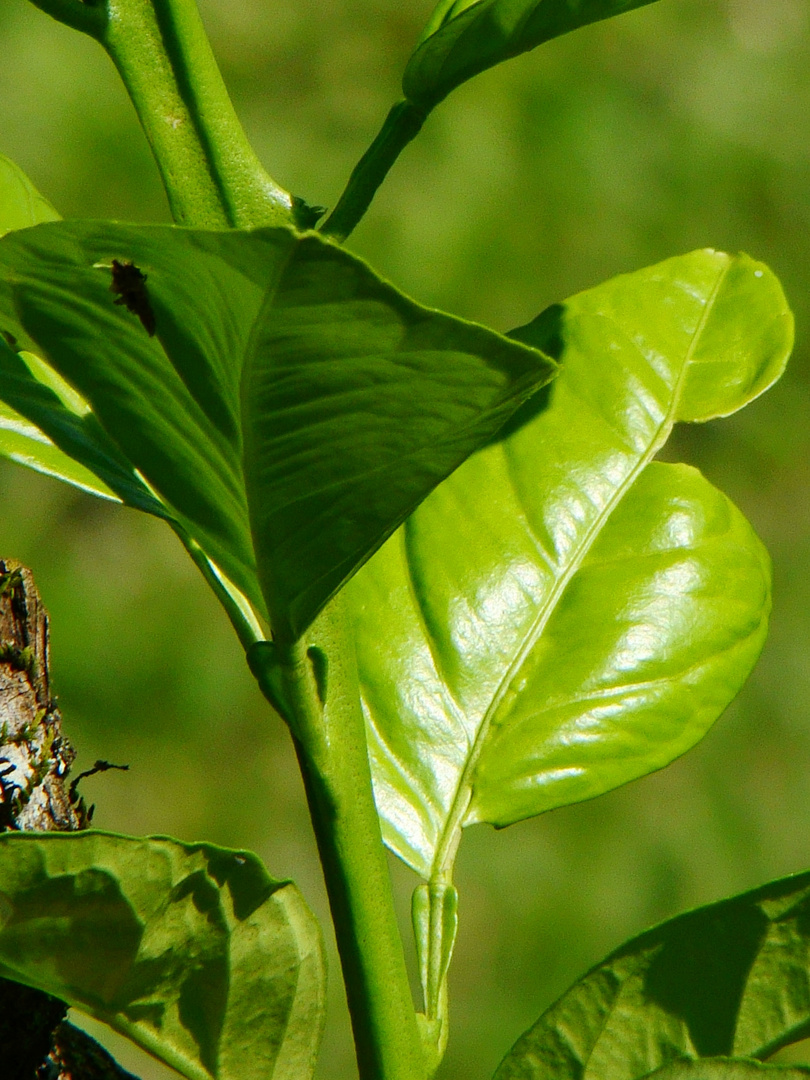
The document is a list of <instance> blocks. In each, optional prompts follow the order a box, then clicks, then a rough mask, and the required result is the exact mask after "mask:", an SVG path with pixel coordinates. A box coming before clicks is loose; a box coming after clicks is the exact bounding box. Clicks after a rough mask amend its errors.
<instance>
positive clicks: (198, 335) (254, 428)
mask: <svg viewBox="0 0 810 1080" xmlns="http://www.w3.org/2000/svg"><path fill="white" fill-rule="evenodd" d="M116 259H117V260H118V261H119V263H130V262H131V263H133V264H134V265H136V266H137V267H138V269H139V271H140V272H141V274H143V275H145V279H146V281H145V284H144V285H143V286H142V287H143V289H144V290H145V293H144V295H142V296H141V297H140V299H139V301H138V303H141V304H146V305H147V306H148V308H149V319H148V320H147V323H149V321H150V320H151V319H152V318H153V319H154V322H155V329H156V333H155V335H154V337H152V336H150V335H149V334H148V333H147V330H146V329H145V328H144V326H143V325H142V324H141V321H140V320H139V318H138V316H137V312H135V313H133V312H132V311H130V310H127V309H126V307H125V306H120V305H119V306H116V304H115V302H114V301H115V298H114V295H113V294H112V293H111V291H110V286H111V266H112V263H113V260H116ZM0 277H1V278H2V281H0V329H2V330H4V331H5V332H6V333H7V334H11V335H12V337H13V338H14V339H15V345H14V346H3V349H2V350H0V364H3V365H5V366H6V367H7V368H11V367H13V366H14V365H15V364H16V376H15V377H16V382H15V381H14V380H10V381H9V380H6V381H4V382H3V383H2V384H0V392H2V397H3V399H4V401H5V402H6V405H7V406H8V407H10V408H11V409H12V410H14V412H16V413H19V414H21V415H22V416H23V417H24V418H25V420H27V421H29V423H33V424H35V425H36V426H37V427H38V428H39V429H40V430H41V431H43V432H44V433H45V435H47V436H48V437H49V438H50V439H51V440H52V441H53V442H54V443H56V444H57V446H59V447H60V448H61V449H63V450H65V451H66V452H67V453H69V454H71V455H72V456H75V457H76V458H77V459H78V461H79V463H80V464H81V465H82V466H84V468H85V469H90V470H91V471H92V472H93V473H94V474H95V475H96V476H97V477H99V478H100V479H101V480H102V482H103V485H104V488H103V489H102V491H101V492H100V493H102V494H106V493H107V490H106V489H110V490H112V491H113V492H114V493H115V494H116V495H117V496H118V497H119V498H121V499H123V500H124V501H126V502H128V503H130V504H132V505H138V506H140V508H141V509H146V510H149V511H150V512H153V513H158V514H160V515H161V516H164V517H169V518H170V519H171V520H172V521H173V522H174V523H175V524H176V526H177V527H178V528H179V530H180V531H182V532H183V533H185V534H187V535H189V536H191V537H192V538H193V539H194V540H196V541H197V542H198V543H199V545H200V546H201V547H202V549H203V550H204V552H205V553H206V555H207V556H208V557H209V558H210V559H211V560H212V561H213V562H214V563H215V564H216V565H217V566H218V567H219V568H220V569H221V570H222V572H223V573H224V574H225V576H226V577H227V578H228V579H229V580H230V581H231V582H233V583H234V585H235V586H236V587H237V588H238V589H239V590H240V591H241V592H242V593H244V594H245V596H247V597H248V598H249V600H250V601H251V603H252V604H253V606H254V607H255V608H256V610H257V611H259V612H262V613H265V614H269V616H270V621H271V624H272V627H273V631H274V634H275V635H276V636H277V637H278V638H279V639H280V640H282V641H283V640H291V639H294V638H296V637H298V636H300V634H301V633H303V632H304V630H305V629H306V627H307V626H308V625H309V623H310V622H311V621H312V619H313V618H314V617H315V615H316V614H317V613H318V611H319V610H320V609H321V608H322V607H323V606H324V604H325V603H326V602H327V601H328V600H329V598H330V597H331V596H332V595H333V594H334V592H335V591H336V590H337V589H338V588H340V586H341V585H342V584H343V582H344V581H345V580H346V579H347V578H348V577H350V576H351V574H352V573H353V572H354V571H355V570H356V569H357V567H358V566H359V565H360V564H361V563H362V562H363V561H364V560H365V559H366V558H368V556H369V555H370V554H371V553H372V552H373V551H374V550H375V548H376V547H378V546H379V545H380V544H381V543H382V542H383V541H384V540H385V538H386V536H388V535H389V534H390V533H391V532H392V531H393V530H394V529H395V528H396V527H397V525H398V524H399V523H400V522H401V521H402V520H403V519H404V518H405V517H406V516H407V514H408V513H410V511H411V510H412V509H413V508H414V506H415V505H417V503H418V502H419V501H420V500H421V499H422V498H424V496H425V495H426V494H427V493H428V492H429V491H430V490H431V489H432V488H433V487H435V486H436V484H438V483H439V482H440V481H441V480H442V479H443V478H444V477H445V476H446V475H447V474H448V473H449V472H451V471H452V470H453V469H454V468H455V467H456V466H457V465H458V464H459V463H460V462H461V461H462V460H464V458H465V457H466V456H468V455H469V453H470V452H471V451H472V450H474V449H475V448H476V447H478V446H480V445H481V444H482V443H483V442H485V441H486V440H487V439H488V438H491V437H492V436H493V435H494V433H495V432H496V431H497V430H498V429H499V427H500V426H501V425H502V424H503V423H504V421H505V420H506V419H507V418H508V417H509V416H510V415H511V413H512V412H513V411H514V409H515V408H516V407H517V406H518V405H519V404H520V403H521V401H523V400H524V399H525V398H526V397H527V396H529V395H530V394H531V393H532V392H533V391H534V390H535V389H536V388H537V387H538V386H540V385H542V384H543V383H544V382H547V381H548V379H549V378H550V377H551V376H552V375H553V374H554V372H555V367H554V364H553V363H552V361H551V360H549V359H548V358H547V357H545V356H543V355H542V354H541V353H539V352H538V351H537V350H536V349H534V348H533V347H527V346H526V345H524V344H519V343H517V342H514V341H510V340H509V339H507V338H504V337H503V336H502V335H500V334H496V333H494V332H492V331H489V330H486V329H485V328H483V327H480V326H476V325H474V324H471V323H467V322H464V321H462V320H459V319H454V318H452V317H451V316H447V315H443V314H441V313H439V312H435V311H432V310H430V309H427V308H424V307H421V306H420V305H418V304H416V303H414V302H413V301H411V300H408V299H407V298H406V297H404V296H403V295H402V294H401V293H399V292H397V290H396V289H394V288H393V287H392V286H390V285H388V284H387V283H385V282H383V281H381V280H380V278H378V277H377V276H376V275H375V274H374V273H373V271H371V270H370V269H369V268H368V267H367V266H366V265H365V263H363V262H362V261H361V260H359V259H357V258H355V257H353V256H351V255H349V254H348V253H347V252H344V251H343V250H341V249H340V248H338V247H336V246H335V245H332V244H330V243H328V242H326V241H324V240H323V239H321V238H320V237H318V236H316V235H314V234H309V235H305V236H301V235H298V234H296V233H294V232H293V231H291V230H288V229H260V230H256V231H254V232H251V233H246V232H238V231H231V232H201V231H194V230H187V229H178V228H174V227H170V226H129V225H117V224H115V223H110V222H59V223H55V224H49V225H41V226H38V227H36V228H32V229H25V230H21V231H19V232H16V233H11V234H9V235H8V236H6V237H5V238H4V239H3V240H2V241H0ZM119 299H120V297H119ZM17 349H22V350H25V351H26V352H29V351H30V352H31V353H34V354H36V356H38V357H41V358H42V361H44V363H45V364H46V365H47V366H48V367H49V368H50V369H52V370H53V371H54V372H56V373H57V374H58V375H59V376H60V377H61V378H62V379H64V380H66V382H67V383H68V384H69V386H70V388H72V390H74V391H76V392H77V393H78V394H79V395H80V397H81V399H83V401H84V402H86V404H87V406H89V410H90V412H89V413H87V414H85V415H83V416H82V417H80V418H78V420H77V418H76V417H75V416H73V415H72V414H71V413H70V410H69V409H67V407H66V406H64V405H63V404H62V403H61V401H60V400H59V397H58V395H56V394H55V393H53V392H52V393H51V398H50V399H49V401H48V402H47V403H46V404H47V407H45V406H44V405H43V402H42V401H38V402H37V403H36V408H35V406H34V405H33V404H32V401H31V398H32V387H31V386H30V385H27V384H25V385H24V378H25V376H26V373H27V371H28V369H27V368H26V365H25V364H24V363H23V361H22V360H21V358H20V355H19V354H18V353H17V352H16V350H17ZM24 355H25V352H24V353H23V356H24ZM28 377H29V380H31V376H30V372H28ZM31 381H33V382H34V383H36V380H31ZM34 389H35V390H36V392H37V394H39V397H40V398H41V397H42V393H41V392H40V389H39V387H38V384H37V385H36V386H35V387H34ZM47 389H49V388H47V387H46V390H47ZM34 396H36V395H34ZM88 428H91V429H92V431H91V432H89V433H88V430H87V429H88ZM17 434H18V435H19V431H18V432H17ZM91 435H92V438H91V437H90V436H91ZM41 467H44V466H41ZM122 469H123V472H124V474H125V475H121V472H122ZM141 478H143V479H141ZM72 479H73V482H76V479H77V478H75V477H74V478H72ZM78 479H80V480H81V479H83V477H79V478H78ZM144 480H145V481H146V483H144ZM84 486H88V485H87V484H85V485H84Z"/></svg>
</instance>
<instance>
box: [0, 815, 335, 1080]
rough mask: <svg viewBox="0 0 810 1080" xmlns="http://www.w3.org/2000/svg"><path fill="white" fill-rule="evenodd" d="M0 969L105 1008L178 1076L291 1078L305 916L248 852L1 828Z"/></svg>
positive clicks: (303, 1013) (303, 1045) (302, 1018)
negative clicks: (20, 831) (18, 831)
mask: <svg viewBox="0 0 810 1080" xmlns="http://www.w3.org/2000/svg"><path fill="white" fill-rule="evenodd" d="M0 976H2V977H3V978H7V979H12V980H14V981H16V982H21V983H25V985H27V986H33V987H36V988H37V989H39V990H44V991H46V992H47V993H49V994H53V995H54V996H56V997H58V998H61V999H62V1000H63V1001H66V1002H68V1003H69V1004H70V1005H73V1006H75V1007H76V1008H78V1009H81V1010H82V1011H83V1012H86V1013H89V1015H91V1016H94V1017H95V1018H96V1019H98V1020H102V1021H104V1022H105V1023H106V1024H109V1026H110V1027H111V1028H113V1029H114V1030H115V1031H119V1032H121V1034H123V1035H126V1036H127V1037H128V1038H130V1039H131V1040H132V1041H133V1042H135V1043H137V1045H139V1046H141V1047H143V1049H145V1050H148V1051H149V1053H151V1054H153V1055H154V1056H155V1057H156V1058H158V1059H159V1060H161V1061H163V1062H165V1063H166V1064H167V1065H170V1066H171V1067H172V1068H174V1069H177V1071H178V1072H179V1073H181V1074H182V1075H183V1076H185V1077H187V1078H188V1080H306V1078H308V1077H310V1076H311V1075H312V1071H313V1069H314V1064H315V1056H316V1054H317V1050H318V1044H319V1041H320V1035H321V1030H322V1026H323V1007H324V981H325V980H324V960H323V954H322V946H321V939H320V932H319V929H318V926H317V923H316V922H315V919H314V917H313V915H312V914H311V913H310V911H309V909H308V908H307V906H306V904H305V903H304V900H303V898H302V897H301V895H300V893H299V892H298V890H297V889H296V887H295V886H294V885H293V884H292V883H291V882H289V881H276V880H274V879H273V878H271V877H270V876H269V874H268V873H267V871H266V870H265V869H264V867H263V866H262V864H261V863H260V862H259V860H258V859H257V858H256V856H255V855H252V854H250V853H248V852H236V851H228V850H226V849H224V848H217V847H214V846H213V845H211V844H181V843H180V842H179V841H176V840H170V839H167V838H163V837H153V838H145V839H137V838H134V837H127V836H115V835H112V834H109V833H99V832H83V833H48V834H32V833H5V834H3V835H2V836H0Z"/></svg>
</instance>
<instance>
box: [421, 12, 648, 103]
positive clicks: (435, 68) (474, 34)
mask: <svg viewBox="0 0 810 1080" xmlns="http://www.w3.org/2000/svg"><path fill="white" fill-rule="evenodd" d="M652 2H653V0H440V2H439V4H438V6H437V7H436V9H435V10H434V12H433V14H432V15H431V17H430V20H429V21H428V24H427V26H426V27H425V29H424V31H423V33H422V36H421V38H420V39H419V43H418V44H417V47H416V50H415V51H414V54H413V56H412V57H411V59H410V60H409V62H408V66H407V68H406V69H405V75H404V77H403V80H402V85H403V89H404V91H405V96H406V97H407V98H408V100H409V101H412V102H413V103H414V105H418V106H420V108H422V109H424V110H425V111H429V110H430V109H432V108H433V107H434V105H437V104H438V103H439V102H440V101H441V100H442V98H445V97H447V95H448V94H449V93H450V91H451V90H454V89H455V88H456V87H457V86H460V85H461V83H463V82H466V80H467V79H471V78H472V77H473V76H474V75H478V74H480V73H481V72H482V71H486V69H487V68H490V67H494V66H495V64H500V63H501V62H502V61H503V60H508V59H510V58H511V57H513V56H518V55H520V53H524V52H528V51H529V49H534V48H536V47H537V46H538V45H542V44H543V43H544V42H546V41H550V40H551V39H552V38H555V37H559V36H560V35H561V34H567V33H568V32H569V31H570V30H576V29H578V28H579V27H580V26H587V24H588V23H593V22H599V21H600V20H602V19H610V18H612V17H613V16H614V15H620V14H621V13H622V12H624V11H631V10H632V9H633V8H637V7H643V6H645V5H646V4H650V3H652Z"/></svg>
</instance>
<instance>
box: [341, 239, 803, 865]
mask: <svg viewBox="0 0 810 1080" xmlns="http://www.w3.org/2000/svg"><path fill="white" fill-rule="evenodd" d="M792 333H793V324H792V318H791V316H790V313H789V311H788V309H787V306H786V303H785V299H784V296H783V294H782V291H781V289H780V287H779V284H778V282H777V281H776V279H775V278H774V277H773V275H772V274H771V273H770V271H768V270H767V268H765V267H763V266H762V265H761V264H759V263H755V262H754V261H752V260H751V259H749V258H748V257H747V256H738V257H735V258H733V257H730V256H728V255H723V254H721V253H718V252H714V251H699V252H695V253H693V254H691V255H685V256H682V257H679V258H676V259H671V260H669V261H667V262H664V263H661V264H660V265H658V266H654V267H651V268H649V269H646V270H642V271H639V272H638V273H635V274H629V275H625V276H622V277H619V278H616V279H614V280H613V281H610V282H608V283H607V284H605V285H601V286H599V287H597V288H595V289H591V290H590V291H588V292H585V293H582V294H580V295H579V296H575V297H574V298H573V299H571V300H569V301H567V302H566V303H565V304H564V305H557V306H555V307H554V308H552V309H549V310H548V311H547V312H545V313H544V314H543V315H541V316H540V317H539V318H538V319H537V320H535V322H534V323H532V324H530V325H529V326H528V327H524V328H523V329H521V330H520V331H516V334H518V335H519V336H520V337H521V338H522V339H523V340H527V341H531V342H533V343H535V344H537V345H538V346H540V347H542V348H545V349H546V350H548V351H551V352H552V353H553V354H554V355H556V356H559V358H560V359H561V361H562V365H561V371H560V375H559V376H558V378H557V379H556V380H555V382H554V383H553V384H552V385H551V386H550V387H549V388H547V389H546V390H544V391H541V393H540V394H539V395H537V396H536V397H535V399H533V400H532V401H530V402H529V403H527V405H526V406H524V407H523V410H522V412H521V413H519V414H517V415H516V417H515V418H514V420H513V421H512V422H510V424H509V425H508V430H507V431H505V432H504V436H503V438H502V439H501V440H500V441H497V442H495V443H494V444H493V445H491V446H490V447H488V448H487V449H485V450H483V451H481V452H479V453H478V454H476V455H474V456H473V457H472V458H470V459H469V460H468V461H467V462H465V464H464V465H463V466H462V467H461V468H460V469H459V470H457V472H455V473H454V474H453V475H452V476H451V477H450V478H449V479H448V480H447V481H445V482H444V483H443V484H442V485H441V486H440V487H439V488H438V489H437V490H436V491H435V492H434V493H433V494H432V495H431V496H430V497H429V498H428V499H427V500H426V501H425V502H424V503H423V504H422V505H421V506H420V507H419V509H418V510H417V511H416V513H415V514H413V515H412V516H411V517H410V518H409V519H408V521H407V522H406V523H405V525H404V526H403V528H402V529H400V530H399V531H398V532H397V534H396V535H395V536H394V537H392V539H391V540H389V541H388V543H387V544H386V545H385V546H384V547H383V548H382V549H381V551H380V552H378V554H377V555H375V557H374V558H373V559H372V560H371V561H370V562H369V564H368V565H367V566H366V567H364V568H363V570H362V571H361V572H360V573H359V574H358V576H357V577H356V578H355V580H354V581H353V582H352V583H351V584H350V585H349V587H348V589H347V603H348V605H349V609H350V611H351V612H353V619H354V623H355V632H356V635H357V643H358V664H359V673H360V680H361V685H362V692H363V702H364V709H365V713H366V720H367V729H368V735H369V745H370V754H371V760H372V771H373V775H374V782H375V796H376V799H377V806H378V808H379V810H380V815H381V817H382V827H383V835H384V838H385V840H386V843H387V844H388V845H389V847H391V849H392V850H393V851H395V852H396V853H397V854H398V855H399V856H400V857H401V858H402V859H404V860H405V861H406V862H407V863H408V864H409V865H410V866H412V867H413V868H414V869H415V870H416V871H417V872H419V873H420V874H422V875H423V876H425V877H429V876H431V874H433V873H436V872H438V871H441V870H444V871H447V870H448V869H449V867H450V865H451V864H452V860H453V857H454V853H455V849H456V844H457V843H458V837H459V830H460V828H461V827H462V826H463V825H465V824H470V823H473V822H478V821H488V822H491V823H493V824H496V825H506V824H509V823H510V822H513V821H516V820H518V819H520V818H523V817H527V816H529V815H532V814H538V813H541V812H543V811H545V810H550V809H552V808H553V807H556V806H561V805H565V804H567V803H570V802H574V801H577V800H579V799H585V798H591V797H593V796H596V795H599V794H601V793H602V792H604V791H608V790H609V789H610V788H613V787H616V786H617V785H619V784H623V783H626V782H627V781H628V780H631V779H633V778H635V777H638V776H642V775H644V774H645V773H648V772H650V771H652V770H653V769H658V768H661V767H662V766H664V765H666V764H667V763H668V762H669V761H671V760H672V759H673V758H674V757H676V756H678V755H679V754H682V753H684V751H686V750H687V749H688V748H689V747H690V746H692V745H693V744H694V743H695V742H696V741H697V740H698V739H700V738H701V736H702V735H703V734H704V733H705V732H706V730H707V729H708V727H709V726H710V725H711V724H712V722H713V721H714V720H715V719H716V717H717V716H718V715H719V714H720V712H721V711H722V710H723V708H724V707H725V706H726V705H727V704H728V702H729V701H730V700H731V699H732V698H733V697H734V695H735V694H736V693H737V691H738V690H739V688H740V686H741V685H742V683H743V681H744V680H745V678H746V676H747V674H748V672H749V671H750V669H751V667H752V665H753V663H754V661H755V659H756V657H757V654H758V653H759V650H760V648H761V646H762V643H763V640H764V636H765V632H766V622H767V615H768V610H769V606H770V592H769V590H770V576H769V564H768V558H767V554H766V552H765V550H764V549H763V547H762V545H761V544H760V543H759V541H758V540H757V538H756V537H755V536H754V534H753V532H752V530H751V529H750V526H749V525H748V524H747V523H746V521H745V520H744V519H743V517H742V516H741V515H740V514H739V512H738V511H737V510H736V509H735V508H734V507H733V506H732V505H731V504H730V503H729V502H728V500H727V499H726V498H725V496H723V495H721V494H720V493H719V492H717V491H716V490H715V489H714V488H713V487H712V486H711V485H710V484H708V483H707V482H706V481H705V480H704V479H703V478H702V477H701V476H700V475H699V474H698V473H697V472H695V470H693V469H689V468H686V467H685V466H672V465H663V464H660V463H654V462H653V463H652V464H651V459H652V458H653V457H654V456H655V455H656V454H657V452H658V451H659V449H660V448H661V447H662V446H663V444H664V442H665V441H666V439H667V437H668V435H669V433H670V431H671V429H672V426H673V424H674V423H675V422H676V421H677V420H694V419H707V418H708V417H710V416H712V415H725V414H726V413H728V412H730V411H733V410H734V409H735V408H740V407H741V406H742V405H744V404H746V402H748V401H750V400H751V398H753V397H754V396H756V395H757V394H759V393H761V392H762V390H764V389H765V388H766V387H767V386H769V385H770V384H771V383H772V382H773V381H774V380H775V379H777V378H778V377H779V375H780V374H781V372H782V370H783V368H784V365H785V363H786V360H787V357H788V354H789V351H790V347H791V343H792ZM380 643H384V647H381V644H380Z"/></svg>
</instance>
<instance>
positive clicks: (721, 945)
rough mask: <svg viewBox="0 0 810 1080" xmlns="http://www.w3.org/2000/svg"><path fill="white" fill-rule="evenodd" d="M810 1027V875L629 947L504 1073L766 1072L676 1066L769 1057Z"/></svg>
mask: <svg viewBox="0 0 810 1080" xmlns="http://www.w3.org/2000/svg"><path fill="white" fill-rule="evenodd" d="M808 1034H810V873H805V874H798V875H796V876H794V877H788V878H783V879H782V880H780V881H773V882H770V883H769V884H768V885H765V886H763V887H762V888H759V889H755V890H754V891H752V892H749V893H745V894H743V895H742V896H735V897H732V898H731V899H729V900H723V901H721V902H720V903H716V904H710V905H708V906H707V907H702V908H698V909H697V910H696V911H691V912H688V913H686V914H684V915H679V916H677V917H676V918H674V919H671V920H670V921H669V922H665V923H663V924H662V925H661V926H658V927H656V928H655V929H653V930H649V931H647V932H646V933H644V934H642V935H641V936H640V937H637V938H634V939H633V940H631V941H629V942H627V943H626V944H625V945H622V946H621V948H619V949H617V950H616V951H615V952H614V953H612V954H611V955H610V956H609V957H608V958H607V959H606V960H603V961H602V962H601V963H600V964H597V965H596V966H595V967H594V968H592V969H591V970H590V971H589V972H588V974H587V975H585V976H584V977H583V978H582V979H580V980H579V981H578V982H577V983H575V984H574V985H573V986H572V987H571V988H570V989H569V990H567V991H566V993H565V994H563V996H562V997H561V998H560V999H559V1000H558V1001H557V1002H556V1003H555V1004H554V1005H552V1006H551V1007H550V1008H549V1009H548V1010H547V1011H546V1012H545V1013H544V1014H543V1015H542V1016H541V1017H540V1019H539V1020H538V1021H537V1023H536V1024H535V1025H534V1026H533V1027H532V1028H530V1029H529V1030H528V1031H527V1032H526V1033H525V1034H524V1035H523V1036H521V1038H520V1039H519V1040H518V1041H517V1043H515V1045H514V1047H513V1048H512V1050H511V1051H510V1052H509V1053H508V1054H507V1055H506V1057H505V1058H504V1060H503V1062H502V1063H501V1065H500V1068H499V1069H498V1071H497V1072H496V1074H495V1080H639V1078H641V1077H646V1076H650V1075H652V1076H655V1077H656V1080H747V1078H748V1077H749V1076H750V1078H751V1080H766V1077H767V1075H768V1070H766V1069H764V1068H762V1067H759V1068H758V1067H757V1066H756V1065H754V1064H750V1065H748V1064H746V1063H744V1062H726V1063H721V1062H715V1063H712V1062H711V1061H708V1062H701V1061H697V1060H693V1062H692V1064H689V1062H688V1061H678V1062H677V1063H672V1064H670V1063H671V1062H673V1059H700V1058H709V1059H711V1058H716V1057H718V1056H720V1057H732V1058H756V1059H760V1058H767V1057H769V1056H770V1055H771V1054H773V1053H775V1052H776V1051H777V1050H778V1049H779V1048H780V1047H782V1046H786V1045H788V1044H790V1043H793V1042H798V1041H799V1040H801V1039H804V1038H806V1037H807V1036H808ZM794 1068H795V1066H794ZM659 1069H660V1072H659V1071H656V1070H659ZM774 1080H777V1078H776V1077H774Z"/></svg>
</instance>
